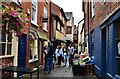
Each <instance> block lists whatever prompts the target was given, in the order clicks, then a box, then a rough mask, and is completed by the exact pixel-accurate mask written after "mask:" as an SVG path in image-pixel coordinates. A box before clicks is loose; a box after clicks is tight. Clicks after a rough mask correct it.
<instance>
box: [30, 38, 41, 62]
mask: <svg viewBox="0 0 120 79" xmlns="http://www.w3.org/2000/svg"><path fill="white" fill-rule="evenodd" d="M31 41H33V43H32V47H31V46H30V54H31V55H32V57H33V58H32V59H30V55H29V63H32V62H35V61H38V60H39V59H38V58H39V54H38V47H39V46H38V39H35V40H34V39H31V40H30V44H31ZM34 44H35V46H34ZM32 51H34V54H33V52H32ZM35 54H37V57H36V58H35ZM33 55H34V56H33Z"/></svg>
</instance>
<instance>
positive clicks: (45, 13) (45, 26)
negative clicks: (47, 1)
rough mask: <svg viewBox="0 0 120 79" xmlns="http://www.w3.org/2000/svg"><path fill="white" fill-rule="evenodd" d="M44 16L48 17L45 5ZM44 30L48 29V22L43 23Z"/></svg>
mask: <svg viewBox="0 0 120 79" xmlns="http://www.w3.org/2000/svg"><path fill="white" fill-rule="evenodd" d="M43 12H44V18H47V8H46V7H45V6H44V11H43ZM43 30H45V31H47V22H44V23H43Z"/></svg>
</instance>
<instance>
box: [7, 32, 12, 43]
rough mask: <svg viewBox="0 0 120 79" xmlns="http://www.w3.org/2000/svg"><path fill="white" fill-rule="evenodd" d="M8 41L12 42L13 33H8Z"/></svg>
mask: <svg viewBox="0 0 120 79" xmlns="http://www.w3.org/2000/svg"><path fill="white" fill-rule="evenodd" d="M8 42H12V33H10V34H8Z"/></svg>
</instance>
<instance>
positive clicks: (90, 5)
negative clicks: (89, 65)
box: [83, 0, 120, 79]
mask: <svg viewBox="0 0 120 79" xmlns="http://www.w3.org/2000/svg"><path fill="white" fill-rule="evenodd" d="M115 1H116V0H115ZM115 1H114V0H113V1H111V2H107V0H102V1H95V0H94V1H93V0H91V2H88V0H84V2H83V11H84V21H85V28H86V30H85V31H86V32H85V34H88V43H89V44H88V48H89V54H90V55H91V56H94V66H95V67H94V70H95V73H96V75H97V76H98V77H100V78H103V77H105V78H107V79H110V78H120V64H119V61H120V52H119V50H120V48H119V46H120V43H119V42H120V40H119V37H120V25H119V23H120V2H119V1H116V2H115Z"/></svg>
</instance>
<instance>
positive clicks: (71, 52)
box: [68, 44, 74, 66]
mask: <svg viewBox="0 0 120 79" xmlns="http://www.w3.org/2000/svg"><path fill="white" fill-rule="evenodd" d="M68 54H69V66H71V65H72V61H73V57H74V47H73V46H72V45H71V44H70V45H69V46H68Z"/></svg>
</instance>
